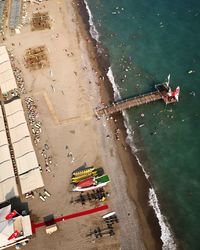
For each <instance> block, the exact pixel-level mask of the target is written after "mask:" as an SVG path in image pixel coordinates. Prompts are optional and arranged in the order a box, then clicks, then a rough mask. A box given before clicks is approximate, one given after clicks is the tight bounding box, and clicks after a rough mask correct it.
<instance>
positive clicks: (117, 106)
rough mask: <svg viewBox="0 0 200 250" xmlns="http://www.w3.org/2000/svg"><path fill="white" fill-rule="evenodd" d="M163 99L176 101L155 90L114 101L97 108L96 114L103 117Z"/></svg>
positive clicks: (166, 101) (167, 101)
mask: <svg viewBox="0 0 200 250" xmlns="http://www.w3.org/2000/svg"><path fill="white" fill-rule="evenodd" d="M161 99H163V100H164V101H165V103H167V104H168V103H173V102H175V100H174V99H171V100H168V99H166V96H165V95H163V93H161V92H160V91H154V92H151V93H147V94H144V95H140V96H136V97H133V98H129V99H125V100H122V101H119V102H116V103H113V104H112V105H110V106H107V107H103V108H100V109H97V110H96V114H97V116H98V117H101V116H103V115H106V116H109V115H112V114H114V113H116V112H119V111H122V110H124V109H129V108H132V107H135V106H139V105H143V104H147V103H150V102H154V101H157V100H161Z"/></svg>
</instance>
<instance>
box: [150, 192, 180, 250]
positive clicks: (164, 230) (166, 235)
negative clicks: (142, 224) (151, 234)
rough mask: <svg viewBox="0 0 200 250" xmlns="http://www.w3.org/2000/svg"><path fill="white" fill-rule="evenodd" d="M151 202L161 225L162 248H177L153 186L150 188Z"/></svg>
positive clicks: (173, 249)
mask: <svg viewBox="0 0 200 250" xmlns="http://www.w3.org/2000/svg"><path fill="white" fill-rule="evenodd" d="M149 204H150V206H152V207H153V209H154V211H155V213H156V216H157V218H158V221H159V224H160V227H161V237H160V238H161V240H162V242H163V246H162V249H163V250H169V249H170V250H176V249H177V247H176V244H175V241H174V237H173V235H172V233H171V230H170V226H169V224H168V222H167V220H166V218H165V217H164V216H163V215H162V214H161V211H160V207H159V203H158V199H157V196H156V193H155V191H154V189H153V188H150V189H149Z"/></svg>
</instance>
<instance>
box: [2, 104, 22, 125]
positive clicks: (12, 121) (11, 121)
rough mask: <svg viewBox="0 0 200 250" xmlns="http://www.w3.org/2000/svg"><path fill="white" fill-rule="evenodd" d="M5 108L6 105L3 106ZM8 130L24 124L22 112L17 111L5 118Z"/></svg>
mask: <svg viewBox="0 0 200 250" xmlns="http://www.w3.org/2000/svg"><path fill="white" fill-rule="evenodd" d="M5 106H6V105H5ZM7 120H8V126H9V129H11V128H15V127H16V126H18V125H20V124H23V123H25V124H26V119H25V116H24V111H17V112H15V113H13V114H12V115H9V116H7Z"/></svg>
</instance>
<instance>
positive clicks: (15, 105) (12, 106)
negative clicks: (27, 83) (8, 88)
mask: <svg viewBox="0 0 200 250" xmlns="http://www.w3.org/2000/svg"><path fill="white" fill-rule="evenodd" d="M4 108H5V111H6V116H7V117H9V116H10V115H12V114H14V113H17V112H18V111H23V112H24V109H23V107H22V102H21V100H20V99H15V100H13V101H12V102H9V103H7V104H6V105H4Z"/></svg>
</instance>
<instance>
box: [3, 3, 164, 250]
mask: <svg viewBox="0 0 200 250" xmlns="http://www.w3.org/2000/svg"><path fill="white" fill-rule="evenodd" d="M26 12H27V18H30V19H31V16H32V14H33V13H34V12H48V15H49V17H50V20H51V28H50V29H44V30H35V31H31V27H30V24H26V25H24V26H23V27H22V28H21V30H20V34H14V35H13V34H12V35H11V34H10V33H9V32H7V33H5V40H4V41H2V45H6V46H7V48H8V49H9V50H10V51H11V53H12V54H13V56H14V58H15V63H16V65H17V66H18V68H19V69H20V70H21V71H22V75H23V77H24V85H25V93H24V94H22V96H21V98H22V100H25V98H27V97H31V98H33V99H34V101H35V103H36V105H37V112H38V118H37V119H38V120H39V121H40V122H41V124H42V133H41V141H40V142H39V143H38V144H37V145H36V146H35V149H36V153H37V156H38V160H39V162H40V164H41V166H42V167H43V166H44V157H43V153H44V151H45V152H46V154H47V155H50V156H51V158H52V164H51V165H50V169H49V171H45V169H43V173H42V175H43V179H44V183H45V188H46V189H47V190H48V191H49V192H50V193H51V197H50V198H49V199H47V200H46V202H42V201H41V200H40V199H39V198H38V197H35V199H32V200H26V199H24V202H28V205H29V209H30V211H31V213H32V218H33V217H34V218H37V219H38V221H42V220H43V217H45V216H47V215H49V214H53V215H54V217H59V216H63V215H68V214H71V213H77V212H80V211H82V210H86V209H90V208H92V206H91V205H89V204H86V205H84V206H81V205H80V204H71V203H70V202H71V200H72V198H73V197H76V196H77V194H74V193H72V192H71V190H70V187H69V186H70V185H69V183H70V177H71V173H72V171H73V170H74V169H75V168H77V167H78V166H81V165H82V164H83V163H84V162H86V163H87V165H88V166H91V165H94V166H102V167H103V168H104V171H105V173H107V174H108V175H109V177H110V183H109V184H108V185H107V187H106V190H107V191H108V192H109V193H110V197H109V198H108V200H106V204H108V206H109V210H105V211H103V212H98V213H96V214H91V215H87V216H83V217H79V218H74V219H71V220H69V221H65V222H60V223H59V224H58V231H57V232H56V233H55V234H52V235H51V236H48V235H47V234H46V233H45V230H44V228H41V229H38V230H37V232H36V235H35V236H34V237H33V239H32V240H31V242H30V243H29V244H28V245H27V247H26V249H30V250H32V249H34V250H45V249H46V250H57V249H59V250H62V249H63V250H64V249H69V250H74V249H83V250H84V249H85V250H89V249H122V250H131V249H136V250H140V249H141V250H142V249H152V250H155V249H161V240H160V229H159V226H158V222H157V219H156V217H155V214H154V212H153V209H152V208H151V207H150V206H149V204H148V189H149V184H148V182H147V181H146V179H145V176H144V174H143V172H142V169H141V168H140V166H138V163H137V161H136V159H135V158H134V156H133V155H132V153H131V150H130V148H129V146H128V145H127V144H126V142H125V138H126V131H125V128H124V125H123V119H122V116H121V115H116V116H114V117H113V119H111V120H106V119H105V118H102V119H100V120H97V119H96V117H95V112H94V110H95V108H96V107H97V106H100V105H101V104H102V103H106V104H107V103H109V102H111V101H113V91H112V87H111V84H110V83H109V81H108V79H107V76H106V74H107V70H108V66H109V60H108V57H105V54H106V53H107V52H106V50H105V49H103V48H101V49H102V50H101V51H103V53H102V54H101V55H98V54H97V53H96V51H97V50H100V47H99V46H100V45H97V44H95V42H94V41H93V40H92V38H91V36H90V34H89V24H88V15H87V12H86V8H85V5H84V2H83V1H71V0H59V1H53V0H52V1H43V2H42V3H40V4H34V3H27V4H26ZM43 45H44V46H45V47H46V49H47V55H48V65H47V67H45V68H42V69H38V70H30V68H27V67H26V65H25V61H24V56H25V52H26V50H27V49H28V48H32V47H37V46H43ZM105 58H106V59H105ZM24 106H25V102H24ZM116 129H118V130H117V131H119V133H118V137H116ZM118 139H119V140H118ZM45 144H47V145H48V147H46V148H44V145H45ZM95 205H99V204H95ZM93 207H94V206H93ZM109 211H115V212H116V214H117V216H118V218H119V225H118V226H117V228H116V232H115V233H116V235H115V236H114V237H112V238H111V237H109V236H107V237H103V238H102V239H97V240H96V241H95V242H94V241H93V240H92V239H91V238H90V237H86V235H87V234H88V233H89V232H90V229H94V228H95V227H98V226H100V227H102V219H101V216H102V215H104V214H105V213H106V212H109Z"/></svg>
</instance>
